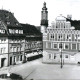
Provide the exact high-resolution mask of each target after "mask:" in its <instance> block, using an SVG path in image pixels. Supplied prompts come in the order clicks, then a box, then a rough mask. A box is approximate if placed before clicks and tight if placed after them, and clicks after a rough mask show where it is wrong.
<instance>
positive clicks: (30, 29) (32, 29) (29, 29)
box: [21, 23, 41, 35]
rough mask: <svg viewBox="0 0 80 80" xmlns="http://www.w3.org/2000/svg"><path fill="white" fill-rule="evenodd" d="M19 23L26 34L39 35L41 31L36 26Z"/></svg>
mask: <svg viewBox="0 0 80 80" xmlns="http://www.w3.org/2000/svg"><path fill="white" fill-rule="evenodd" d="M21 25H22V26H23V28H24V33H25V34H26V35H41V32H40V31H39V30H38V29H37V28H36V26H34V25H30V24H22V23H21Z"/></svg>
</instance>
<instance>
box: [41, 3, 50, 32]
mask: <svg viewBox="0 0 80 80" xmlns="http://www.w3.org/2000/svg"><path fill="white" fill-rule="evenodd" d="M47 27H48V11H47V8H46V2H44V3H43V8H42V11H41V32H42V33H45V32H46V28H47Z"/></svg>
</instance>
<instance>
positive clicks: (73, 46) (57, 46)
mask: <svg viewBox="0 0 80 80" xmlns="http://www.w3.org/2000/svg"><path fill="white" fill-rule="evenodd" d="M46 48H52V49H60V48H62V49H67V50H69V49H70V48H71V49H72V50H76V49H77V44H76V43H73V44H69V43H64V44H63V43H51V45H50V43H46Z"/></svg>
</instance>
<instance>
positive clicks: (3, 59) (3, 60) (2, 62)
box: [1, 58, 6, 67]
mask: <svg viewBox="0 0 80 80" xmlns="http://www.w3.org/2000/svg"><path fill="white" fill-rule="evenodd" d="M5 59H6V58H2V59H1V67H3V66H4V64H5V63H4V62H5Z"/></svg>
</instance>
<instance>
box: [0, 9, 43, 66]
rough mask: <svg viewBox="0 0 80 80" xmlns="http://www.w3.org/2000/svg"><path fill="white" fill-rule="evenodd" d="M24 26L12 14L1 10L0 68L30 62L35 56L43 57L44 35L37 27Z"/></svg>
mask: <svg viewBox="0 0 80 80" xmlns="http://www.w3.org/2000/svg"><path fill="white" fill-rule="evenodd" d="M24 25H26V26H24ZM24 25H22V24H21V23H19V22H18V21H17V20H16V18H15V17H14V15H13V14H12V13H11V12H9V11H6V10H0V67H4V66H9V65H14V64H19V63H22V62H26V61H27V60H28V61H30V60H33V58H34V56H37V57H38V58H39V57H42V55H41V52H42V34H41V33H40V31H38V30H37V29H36V27H35V26H32V25H27V24H24ZM30 28H31V29H30ZM34 30H35V31H37V33H35V32H34ZM34 43H35V44H34ZM34 46H36V48H35V47H34ZM33 47H34V48H33ZM28 49H29V50H28ZM32 49H35V51H34V50H33V52H36V53H33V52H32ZM28 54H30V55H29V56H28ZM31 57H32V58H31ZM37 57H35V58H34V59H36V58H37ZM28 58H29V59H28Z"/></svg>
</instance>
